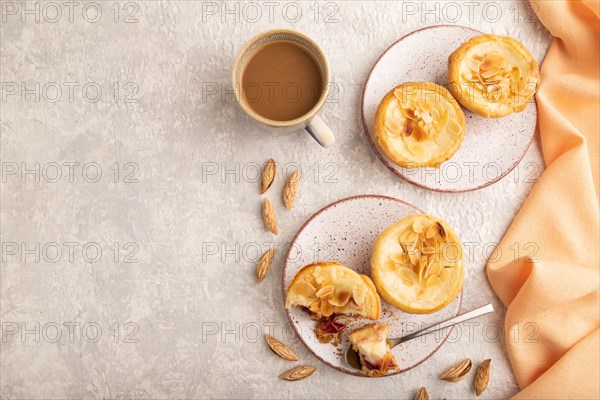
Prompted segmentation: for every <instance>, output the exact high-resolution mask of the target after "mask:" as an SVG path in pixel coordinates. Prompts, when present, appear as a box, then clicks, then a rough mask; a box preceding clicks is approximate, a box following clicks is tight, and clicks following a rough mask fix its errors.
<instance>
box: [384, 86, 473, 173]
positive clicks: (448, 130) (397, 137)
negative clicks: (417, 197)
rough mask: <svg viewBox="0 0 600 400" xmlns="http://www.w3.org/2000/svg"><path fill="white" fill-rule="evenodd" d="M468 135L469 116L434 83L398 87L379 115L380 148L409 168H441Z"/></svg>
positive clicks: (387, 97) (399, 163) (392, 92)
mask: <svg viewBox="0 0 600 400" xmlns="http://www.w3.org/2000/svg"><path fill="white" fill-rule="evenodd" d="M465 132H466V123H465V115H464V113H463V111H462V109H461V108H460V105H459V104H458V102H457V101H456V100H455V99H454V97H452V94H450V92H449V91H448V90H446V89H445V88H443V87H441V86H439V85H436V84H435V83H431V82H409V83H403V84H401V85H399V86H396V87H395V88H394V89H392V90H391V91H390V92H389V93H388V94H386V95H385V97H384V98H383V99H382V100H381V103H380V104H379V107H378V108H377V112H376V113H375V137H376V138H377V141H378V143H379V146H380V147H381V149H382V151H383V152H384V153H385V154H386V155H387V156H388V158H389V159H390V160H392V161H393V162H394V163H396V164H398V165H399V166H401V167H405V168H422V167H435V168H439V167H440V164H441V163H443V162H444V161H447V160H449V159H450V158H452V156H453V155H454V154H455V153H456V152H457V151H458V149H459V148H460V146H461V144H462V142H463V139H464V136H465Z"/></svg>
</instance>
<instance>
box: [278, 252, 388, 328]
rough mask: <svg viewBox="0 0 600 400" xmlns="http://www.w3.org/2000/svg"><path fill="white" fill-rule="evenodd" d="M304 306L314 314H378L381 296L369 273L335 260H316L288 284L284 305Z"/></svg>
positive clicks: (372, 316) (368, 316)
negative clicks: (359, 271) (362, 273)
mask: <svg viewBox="0 0 600 400" xmlns="http://www.w3.org/2000/svg"><path fill="white" fill-rule="evenodd" d="M290 307H305V308H307V309H308V310H309V311H310V312H311V313H312V314H314V315H313V316H316V317H318V318H320V317H330V316H331V315H333V314H351V315H359V316H362V317H365V318H369V319H373V320H375V319H378V318H379V317H380V316H381V299H380V298H379V295H378V294H377V289H375V285H373V282H372V281H371V279H370V278H369V277H368V276H365V275H360V274H358V273H357V272H355V271H353V270H351V269H350V268H348V267H345V266H343V265H342V264H340V263H338V262H335V261H327V262H317V263H315V264H310V265H307V266H306V267H304V268H302V269H301V270H300V271H299V272H298V273H297V274H296V276H295V277H294V279H293V280H292V283H290V286H289V287H288V291H287V296H286V299H285V308H290Z"/></svg>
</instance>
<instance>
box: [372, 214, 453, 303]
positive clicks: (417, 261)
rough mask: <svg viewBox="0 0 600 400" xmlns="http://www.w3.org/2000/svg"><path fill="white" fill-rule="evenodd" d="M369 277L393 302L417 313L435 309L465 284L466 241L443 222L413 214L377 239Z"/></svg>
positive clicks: (381, 293)
mask: <svg viewBox="0 0 600 400" xmlns="http://www.w3.org/2000/svg"><path fill="white" fill-rule="evenodd" d="M371 275H372V277H373V282H374V283H375V286H376V287H377V290H378V291H379V294H380V295H381V297H382V298H383V299H384V300H385V301H387V302H388V303H390V304H392V305H393V306H395V307H398V308H399V309H401V310H403V311H406V312H409V313H415V314H425V313H432V312H435V311H437V310H440V309H441V308H443V307H445V306H447V305H448V304H450V302H452V300H454V298H455V297H456V295H457V294H458V293H459V292H460V290H461V288H462V283H463V275H464V266H463V251H462V244H461V242H460V239H459V238H458V236H456V234H455V233H454V232H453V231H452V228H451V227H450V226H449V225H448V224H447V223H446V222H445V221H443V220H441V219H439V218H436V217H433V216H431V215H427V214H415V215H410V216H408V217H405V218H402V219H401V220H400V221H398V222H396V223H395V224H393V225H391V226H389V227H388V228H386V229H385V230H384V231H383V232H382V233H381V234H380V235H379V237H378V238H377V240H376V241H375V244H374V247H373V255H372V257H371Z"/></svg>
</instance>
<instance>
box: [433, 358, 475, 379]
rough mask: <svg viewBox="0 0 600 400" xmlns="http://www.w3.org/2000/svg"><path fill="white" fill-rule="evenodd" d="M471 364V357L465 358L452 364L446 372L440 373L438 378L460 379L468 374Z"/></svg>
mask: <svg viewBox="0 0 600 400" xmlns="http://www.w3.org/2000/svg"><path fill="white" fill-rule="evenodd" d="M472 365H473V363H472V362H471V359H469V358H467V359H465V360H462V361H461V362H459V363H457V364H454V365H453V366H452V367H450V368H449V369H448V370H447V371H446V372H444V373H443V374H442V375H440V379H443V380H445V381H448V382H458V381H461V380H463V379H464V378H465V376H467V375H468V374H469V372H470V371H471V367H472Z"/></svg>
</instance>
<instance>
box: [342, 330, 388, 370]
mask: <svg viewBox="0 0 600 400" xmlns="http://www.w3.org/2000/svg"><path fill="white" fill-rule="evenodd" d="M388 330H389V327H388V325H387V324H383V323H380V324H371V325H366V326H363V327H362V328H360V329H357V330H355V331H353V332H351V333H350V334H348V340H349V341H350V343H352V348H353V349H354V350H355V351H356V352H358V354H359V356H360V362H361V364H362V371H363V372H364V373H365V374H366V375H368V376H371V377H377V376H383V375H385V374H386V373H387V372H388V371H389V370H390V369H393V368H396V367H397V365H396V360H395V359H394V356H393V355H392V352H391V349H390V346H389V345H388V344H387V337H388Z"/></svg>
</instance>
